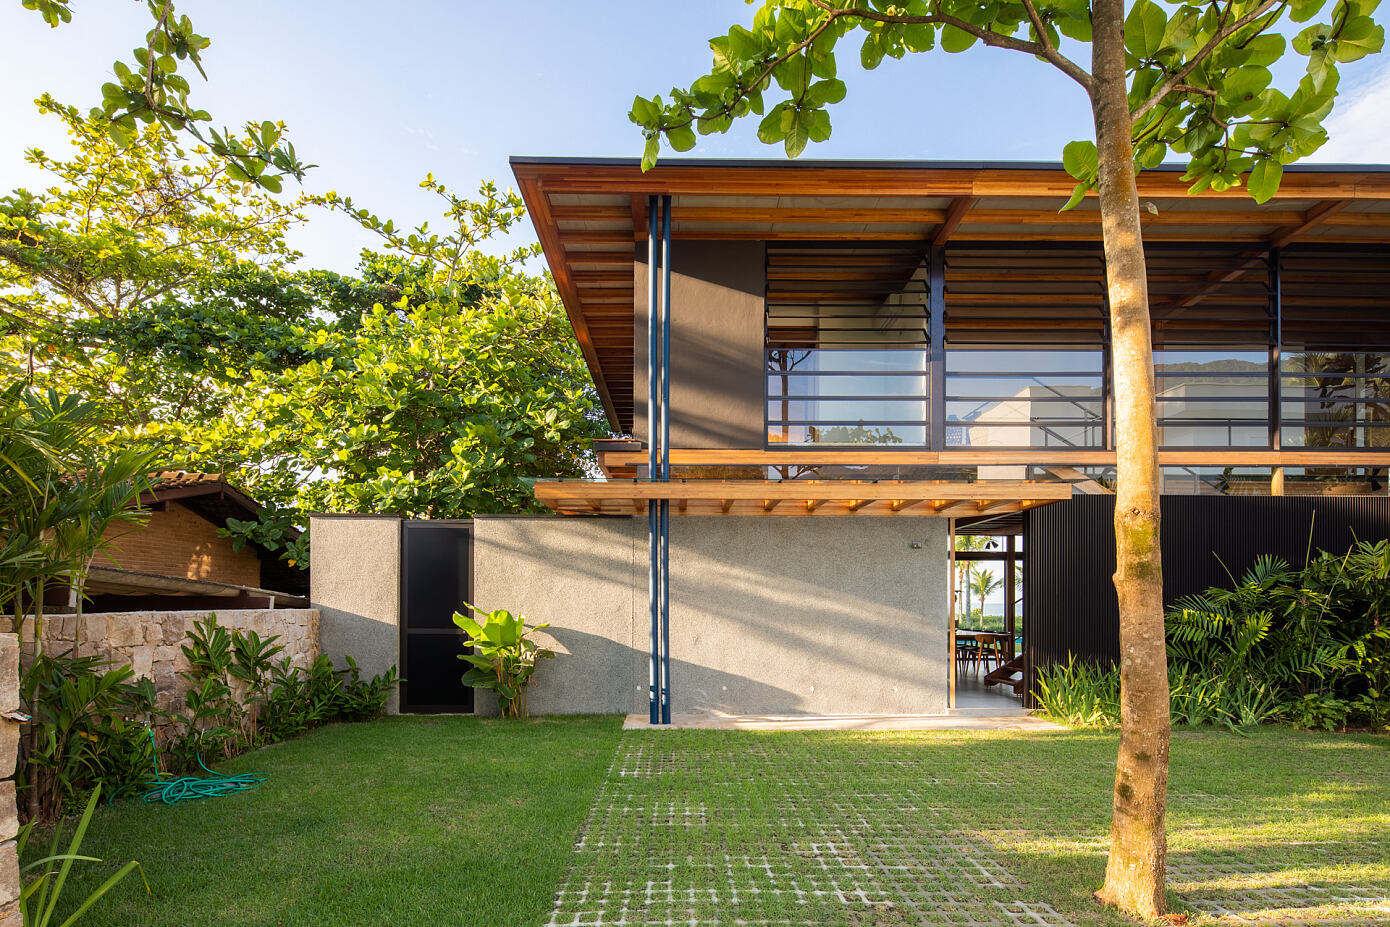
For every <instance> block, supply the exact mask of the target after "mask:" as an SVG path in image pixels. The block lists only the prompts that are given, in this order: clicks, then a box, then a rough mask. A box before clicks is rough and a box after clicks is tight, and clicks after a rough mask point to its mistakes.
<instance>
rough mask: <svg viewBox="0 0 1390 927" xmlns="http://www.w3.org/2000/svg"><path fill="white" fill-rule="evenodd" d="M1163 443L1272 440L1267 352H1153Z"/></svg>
mask: <svg viewBox="0 0 1390 927" xmlns="http://www.w3.org/2000/svg"><path fill="white" fill-rule="evenodd" d="M1154 388H1155V390H1156V396H1155V398H1156V399H1157V403H1158V424H1159V429H1158V431H1159V443H1160V444H1161V445H1162V446H1164V447H1265V446H1267V445H1268V444H1269V355H1268V353H1267V352H1265V351H1249V350H1241V349H1238V348H1202V349H1188V350H1167V349H1163V350H1155V351H1154Z"/></svg>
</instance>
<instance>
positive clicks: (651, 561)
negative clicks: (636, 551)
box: [647, 196, 661, 724]
mask: <svg viewBox="0 0 1390 927" xmlns="http://www.w3.org/2000/svg"><path fill="white" fill-rule="evenodd" d="M656 213H657V198H656V197H655V196H651V197H648V198H647V215H648V225H647V478H648V479H651V478H653V477H654V476H655V475H656V474H657V471H658V466H659V463H658V451H657V433H658V432H657V422H656V417H657V415H658V410H657V397H658V396H659V395H660V394H659V391H658V383H657V369H658V368H657V360H656V352H657V345H658V343H659V342H658V341H657V331H656V327H657V294H658V289H657V279H656V259H657V245H656V241H657V239H656V236H657V219H656ZM659 545H660V524H659V519H658V516H657V506H655V505H653V504H652V503H650V502H648V503H647V555H648V564H647V605H648V608H649V610H650V611H651V619H652V658H651V664H650V667H649V673H648V697H649V701H650V705H649V708H650V720H651V723H652V724H656V723H658V722H659V720H660V717H661V714H660V704H659V703H660V691H659V685H660V679H661V676H660V672H661V670H660V664H659V661H660V653H661V652H660V642H659V638H658V633H657V626H658V621H659V618H660V609H659V608H658V600H659V598H660V588H659V586H660V582H661V580H660V576H659V575H658V569H659V564H660V557H659V555H658V547H659Z"/></svg>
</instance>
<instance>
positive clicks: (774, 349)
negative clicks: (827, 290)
mask: <svg viewBox="0 0 1390 927" xmlns="http://www.w3.org/2000/svg"><path fill="white" fill-rule="evenodd" d="M904 285H905V286H915V285H917V284H914V283H913V281H908V282H907V283H905V284H904ZM919 289H920V287H919ZM831 295H836V294H831ZM848 295H853V294H848ZM919 295H920V294H919ZM801 296H802V294H800V293H799V292H798V293H796V294H793V295H788V296H787V297H786V299H788V300H790V299H792V298H796V299H798V300H800V299H801ZM805 296H806V299H805V301H797V302H780V301H774V300H772V299H771V298H769V300H768V303H767V354H766V356H767V371H766V374H767V378H766V382H767V440H768V443H769V444H773V445H808V444H814V445H844V446H855V445H877V446H884V445H901V446H908V447H925V446H926V444H927V440H928V434H927V417H928V415H929V409H928V403H927V377H926V371H927V310H926V305H925V299H920V300H915V301H906V302H902V301H897V302H895V301H893V300H892V299H889V300H887V301H877V302H875V301H868V300H859V299H858V298H857V297H855V298H854V299H847V300H846V301H844V302H840V301H838V300H830V299H829V298H828V297H827V296H826V294H824V293H821V294H809V293H808V294H805ZM818 300H819V301H818Z"/></svg>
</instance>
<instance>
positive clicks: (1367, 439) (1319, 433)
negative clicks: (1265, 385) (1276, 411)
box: [1280, 351, 1390, 448]
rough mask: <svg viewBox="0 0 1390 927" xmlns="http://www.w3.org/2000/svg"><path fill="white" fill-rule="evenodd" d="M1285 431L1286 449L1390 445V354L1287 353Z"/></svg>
mask: <svg viewBox="0 0 1390 927" xmlns="http://www.w3.org/2000/svg"><path fill="white" fill-rule="evenodd" d="M1282 374H1283V382H1282V386H1281V397H1280V398H1281V407H1282V411H1281V416H1282V419H1283V424H1282V427H1281V433H1282V436H1283V441H1284V444H1285V446H1288V447H1338V448H1351V447H1390V355H1387V354H1380V353H1371V352H1363V351H1341V352H1334V351H1295V352H1288V353H1287V354H1285V355H1284V363H1283V370H1282Z"/></svg>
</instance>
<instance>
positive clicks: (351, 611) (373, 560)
mask: <svg viewBox="0 0 1390 927" xmlns="http://www.w3.org/2000/svg"><path fill="white" fill-rule="evenodd" d="M309 531H310V537H311V538H312V541H311V543H312V545H313V563H314V566H313V569H312V570H311V571H310V587H309V600H310V603H311V604H312V605H313V607H314V608H316V609H318V610H319V612H320V618H319V650H320V651H321V652H323V653H326V654H328V655H329V656H330V657H332V658H333V660H334V662H336V663H338V664H339V665H342V662H343V658H344V657H345V656H351V657H352V658H353V659H354V660H356V661H357V664H358V665H359V666H361V667H362V671H363V673H364V674H365V675H367V676H374V675H376V674H378V673H384V672H386V670H387V669H389V668H390V667H391V666H395V665H398V664H399V663H400V655H399V654H400V609H401V589H400V580H401V568H400V560H401V521H400V519H399V518H396V517H395V516H392V515H315V516H313V517H312V518H311V519H310V520H309ZM386 710H387V711H388V712H389V713H391V714H394V713H395V712H396V710H397V703H396V696H395V695H394V694H393V695H392V696H391V699H390V702H389V703H388V704H387V708H386Z"/></svg>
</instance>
